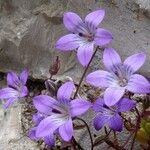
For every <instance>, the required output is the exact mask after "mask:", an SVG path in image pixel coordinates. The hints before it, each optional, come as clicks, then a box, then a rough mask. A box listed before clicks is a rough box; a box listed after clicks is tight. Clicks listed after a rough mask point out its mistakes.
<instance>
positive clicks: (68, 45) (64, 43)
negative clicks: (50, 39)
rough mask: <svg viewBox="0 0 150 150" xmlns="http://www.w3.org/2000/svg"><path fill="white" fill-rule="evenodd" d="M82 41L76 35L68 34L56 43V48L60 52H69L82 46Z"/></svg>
mask: <svg viewBox="0 0 150 150" xmlns="http://www.w3.org/2000/svg"><path fill="white" fill-rule="evenodd" d="M83 43H84V41H83V40H82V39H81V38H80V37H79V36H78V35H76V34H68V35H65V36H63V37H61V38H60V39H59V40H58V41H57V42H56V48H57V49H60V50H62V51H71V50H74V49H76V48H78V47H79V46H80V44H83Z"/></svg>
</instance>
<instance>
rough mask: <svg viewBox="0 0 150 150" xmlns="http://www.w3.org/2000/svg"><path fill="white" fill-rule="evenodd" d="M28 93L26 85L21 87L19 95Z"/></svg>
mask: <svg viewBox="0 0 150 150" xmlns="http://www.w3.org/2000/svg"><path fill="white" fill-rule="evenodd" d="M27 95H28V89H27V87H26V86H23V87H21V90H20V95H19V97H25V96H27Z"/></svg>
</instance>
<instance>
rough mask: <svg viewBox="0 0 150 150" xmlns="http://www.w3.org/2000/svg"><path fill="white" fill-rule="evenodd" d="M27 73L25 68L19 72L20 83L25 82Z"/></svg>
mask: <svg viewBox="0 0 150 150" xmlns="http://www.w3.org/2000/svg"><path fill="white" fill-rule="evenodd" d="M28 75H29V72H28V70H27V69H24V70H23V71H22V72H21V74H20V76H19V79H20V81H21V83H22V84H23V85H25V84H26V82H27V79H28Z"/></svg>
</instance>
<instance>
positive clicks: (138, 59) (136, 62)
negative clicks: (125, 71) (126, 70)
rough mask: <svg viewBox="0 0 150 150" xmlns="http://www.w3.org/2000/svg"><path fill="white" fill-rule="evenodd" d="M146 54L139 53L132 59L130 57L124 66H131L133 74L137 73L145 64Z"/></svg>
mask: <svg viewBox="0 0 150 150" xmlns="http://www.w3.org/2000/svg"><path fill="white" fill-rule="evenodd" d="M145 60H146V54H145V53H137V54H134V55H132V56H130V57H128V58H127V59H126V60H125V61H124V65H126V66H129V67H130V68H131V69H132V71H133V72H135V71H137V70H138V69H139V68H140V67H141V66H142V65H143V64H144V62H145Z"/></svg>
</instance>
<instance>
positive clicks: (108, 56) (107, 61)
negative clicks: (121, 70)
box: [103, 48, 122, 71]
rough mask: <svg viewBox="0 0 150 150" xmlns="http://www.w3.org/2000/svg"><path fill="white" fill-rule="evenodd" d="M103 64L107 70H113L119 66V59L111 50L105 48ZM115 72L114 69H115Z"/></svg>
mask: <svg viewBox="0 0 150 150" xmlns="http://www.w3.org/2000/svg"><path fill="white" fill-rule="evenodd" d="M103 63H104V65H105V67H106V68H107V69H108V70H111V71H112V70H114V69H113V68H115V67H116V66H118V65H120V64H121V63H122V62H121V58H120V56H119V54H118V53H117V52H116V51H115V50H114V49H113V48H105V50H104V54H103ZM115 70H116V68H115Z"/></svg>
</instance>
